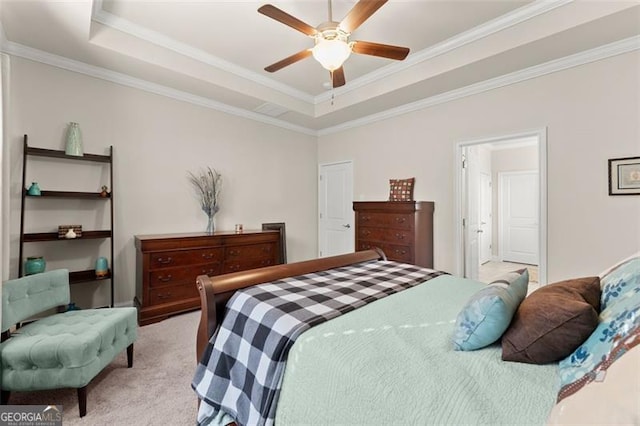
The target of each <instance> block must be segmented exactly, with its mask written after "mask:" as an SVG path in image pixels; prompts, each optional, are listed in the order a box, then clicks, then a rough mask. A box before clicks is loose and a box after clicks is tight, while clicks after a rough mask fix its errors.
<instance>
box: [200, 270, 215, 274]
mask: <svg viewBox="0 0 640 426" xmlns="http://www.w3.org/2000/svg"><path fill="white" fill-rule="evenodd" d="M214 272H215V271H214V270H213V269H209V270H206V269H203V270H202V273H203V274H205V275H213V273H214Z"/></svg>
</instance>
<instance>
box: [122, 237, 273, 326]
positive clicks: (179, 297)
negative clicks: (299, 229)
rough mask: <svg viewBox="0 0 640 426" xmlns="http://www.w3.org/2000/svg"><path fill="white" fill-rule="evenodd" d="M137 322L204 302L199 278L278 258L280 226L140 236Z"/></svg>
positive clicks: (249, 266) (261, 264)
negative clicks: (199, 290)
mask: <svg viewBox="0 0 640 426" xmlns="http://www.w3.org/2000/svg"><path fill="white" fill-rule="evenodd" d="M135 245H136V269H137V270H136V297H135V300H134V303H135V305H136V307H137V308H138V322H139V323H140V325H146V324H150V323H153V322H157V321H161V320H163V319H165V318H168V317H169V316H170V315H173V314H177V313H180V312H186V311H191V310H194V309H197V308H199V307H200V296H199V293H198V289H197V287H196V277H197V276H198V275H203V274H207V275H209V276H213V275H220V274H226V273H229V272H238V271H244V270H247V269H254V268H260V267H263V266H269V265H275V264H277V263H279V252H280V232H279V231H277V230H276V231H273V230H269V231H245V232H242V233H235V232H216V233H214V234H213V235H209V234H204V233H191V234H163V235H137V236H136V237H135Z"/></svg>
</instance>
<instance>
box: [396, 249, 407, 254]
mask: <svg viewBox="0 0 640 426" xmlns="http://www.w3.org/2000/svg"><path fill="white" fill-rule="evenodd" d="M396 254H407V251H406V250H398V249H396Z"/></svg>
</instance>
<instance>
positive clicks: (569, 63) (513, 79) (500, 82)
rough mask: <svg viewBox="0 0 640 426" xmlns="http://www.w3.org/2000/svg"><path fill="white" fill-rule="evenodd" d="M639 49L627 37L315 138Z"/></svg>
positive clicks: (638, 39) (323, 131)
mask: <svg viewBox="0 0 640 426" xmlns="http://www.w3.org/2000/svg"><path fill="white" fill-rule="evenodd" d="M639 49H640V36H634V37H629V38H626V39H623V40H620V41H617V42H613V43H610V44H606V45H603V46H599V47H596V48H593V49H589V50H585V51H584V52H580V53H576V54H573V55H569V56H566V57H564V58H560V59H555V60H553V61H549V62H545V63H543V64H539V65H535V66H532V67H529V68H525V69H523V70H520V71H515V72H512V73H509V74H505V75H503V76H500V77H495V78H492V79H489V80H485V81H482V82H479V83H474V84H471V85H469V86H466V87H462V88H460V89H455V90H451V91H449V92H445V93H442V94H439V95H435V96H431V97H429V98H425V99H421V100H419V101H415V102H412V103H409V104H406V105H402V106H399V107H396V108H392V109H389V110H386V111H382V112H379V113H376V114H371V115H368V116H366V117H362V118H358V119H356V120H351V121H347V122H344V123H342V124H339V125H337V126H332V127H326V128H324V129H321V130H319V131H318V132H317V133H318V136H325V135H329V134H333V133H338V132H342V131H344V130H347V129H352V128H355V127H360V126H364V125H367V124H371V123H375V122H378V121H382V120H386V119H389V118H393V117H397V116H399V115H404V114H407V113H410V112H414V111H418V110H421V109H424V108H429V107H432V106H435V105H440V104H443V103H446V102H451V101H454V100H457V99H461V98H464V97H467V96H472V95H477V94H479V93H482V92H486V91H489V90H493V89H498V88H500V87H504V86H509V85H511V84H516V83H520V82H522V81H526V80H530V79H532V78H536V77H541V76H544V75H547V74H551V73H554V72H558V71H562V70H565V69H568V68H573V67H576V66H580V65H584V64H588V63H590V62H594V61H599V60H602V59H607V58H610V57H612V56H616V55H621V54H623V53H629V52H632V51H634V50H639Z"/></svg>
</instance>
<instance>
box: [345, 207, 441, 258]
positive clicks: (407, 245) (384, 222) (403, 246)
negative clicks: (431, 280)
mask: <svg viewBox="0 0 640 426" xmlns="http://www.w3.org/2000/svg"><path fill="white" fill-rule="evenodd" d="M433 208H434V203H433V202H432V201H356V202H354V203H353V210H354V211H355V212H356V251H361V250H369V249H371V248H373V247H379V248H380V249H382V250H383V251H384V253H385V254H386V255H387V259H389V260H395V261H397V262H404V263H411V264H414V265H418V266H423V267H426V268H433Z"/></svg>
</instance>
